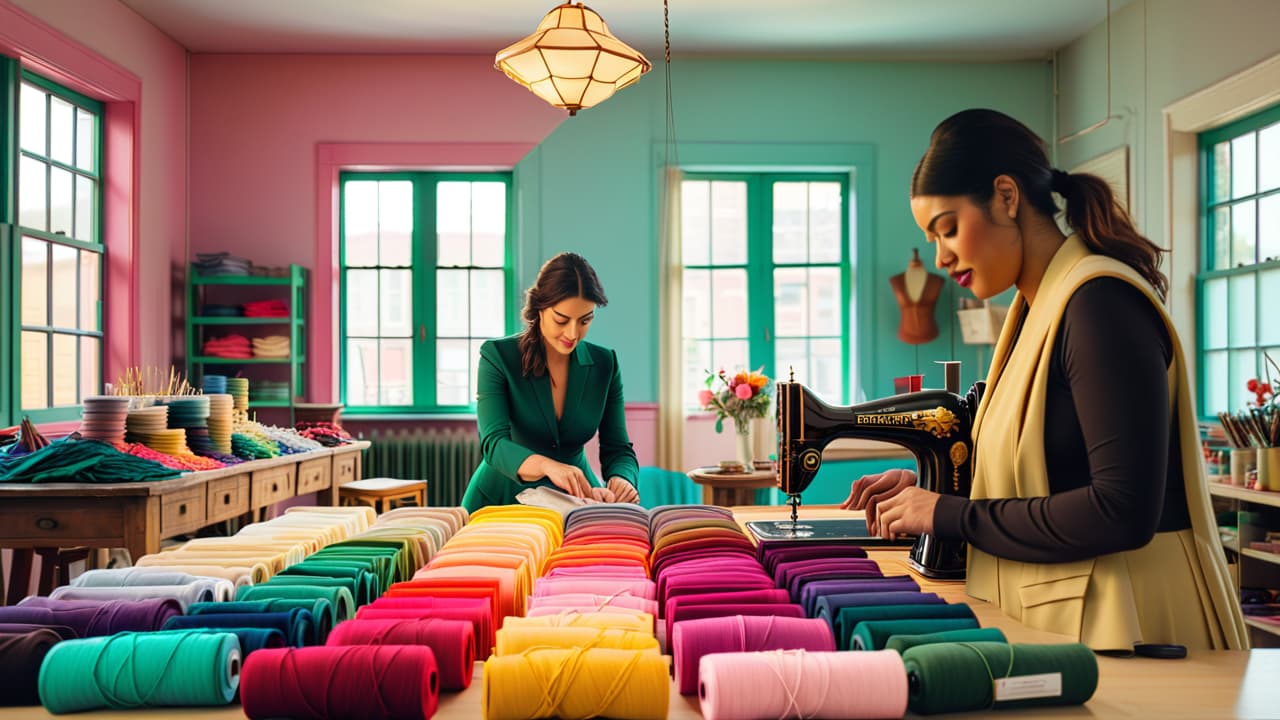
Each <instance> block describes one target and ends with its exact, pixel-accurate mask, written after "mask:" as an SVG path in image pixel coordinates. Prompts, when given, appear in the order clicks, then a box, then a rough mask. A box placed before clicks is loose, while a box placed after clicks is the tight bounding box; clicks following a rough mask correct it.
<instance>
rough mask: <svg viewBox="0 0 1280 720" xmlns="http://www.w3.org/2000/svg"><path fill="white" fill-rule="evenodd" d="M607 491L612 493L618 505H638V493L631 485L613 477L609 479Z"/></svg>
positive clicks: (615, 476)
mask: <svg viewBox="0 0 1280 720" xmlns="http://www.w3.org/2000/svg"><path fill="white" fill-rule="evenodd" d="M609 489H610V490H612V491H613V495H614V497H615V498H617V502H620V503H638V502H640V493H639V492H638V491H637V490H636V489H635V486H633V485H632V484H631V483H629V482H627V481H626V480H623V479H622V478H620V477H618V476H617V475H614V476H613V477H611V478H609Z"/></svg>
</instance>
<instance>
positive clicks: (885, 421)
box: [854, 406, 959, 437]
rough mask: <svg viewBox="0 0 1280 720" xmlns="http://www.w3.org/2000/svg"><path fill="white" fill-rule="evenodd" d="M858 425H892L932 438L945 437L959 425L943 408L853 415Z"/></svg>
mask: <svg viewBox="0 0 1280 720" xmlns="http://www.w3.org/2000/svg"><path fill="white" fill-rule="evenodd" d="M854 422H855V423H857V424H858V425H893V426H896V427H913V428H915V429H917V430H923V431H924V432H927V433H932V434H933V435H934V437H947V436H948V435H950V434H951V433H952V432H953V431H954V430H955V429H956V425H958V424H959V422H958V420H957V419H956V415H955V413H953V412H951V411H950V410H948V409H946V408H944V407H941V406H939V407H937V408H934V409H933V410H917V411H914V412H903V413H871V414H867V415H855V416H854Z"/></svg>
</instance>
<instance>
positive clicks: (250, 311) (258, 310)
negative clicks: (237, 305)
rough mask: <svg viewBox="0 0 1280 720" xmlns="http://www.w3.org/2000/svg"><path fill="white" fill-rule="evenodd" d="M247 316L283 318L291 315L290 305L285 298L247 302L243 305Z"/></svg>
mask: <svg viewBox="0 0 1280 720" xmlns="http://www.w3.org/2000/svg"><path fill="white" fill-rule="evenodd" d="M241 307H242V308H243V310H244V316H245V317H261V318H282V317H289V306H288V305H287V304H285V301H283V300H259V301H255V302H247V303H245V304H244V305H242V306H241Z"/></svg>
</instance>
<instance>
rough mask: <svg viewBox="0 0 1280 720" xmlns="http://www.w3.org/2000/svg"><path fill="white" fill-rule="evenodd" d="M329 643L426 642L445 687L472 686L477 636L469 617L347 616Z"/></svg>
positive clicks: (390, 643) (457, 688)
mask: <svg viewBox="0 0 1280 720" xmlns="http://www.w3.org/2000/svg"><path fill="white" fill-rule="evenodd" d="M326 644H327V645H331V646H342V645H425V646H427V647H429V648H431V652H432V653H434V654H435V656H436V667H437V668H438V669H439V672H440V688H441V689H442V690H463V689H465V688H468V687H471V676H472V674H473V673H472V669H473V666H474V663H475V659H476V636H475V630H474V629H473V627H472V625H471V623H470V622H468V621H466V620H444V619H441V618H423V619H413V620H348V621H346V622H344V623H340V624H339V625H338V627H336V628H334V629H333V632H332V633H330V634H329V640H328V641H327V643H326Z"/></svg>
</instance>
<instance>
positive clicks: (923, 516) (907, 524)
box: [877, 487, 939, 540]
mask: <svg viewBox="0 0 1280 720" xmlns="http://www.w3.org/2000/svg"><path fill="white" fill-rule="evenodd" d="M938 497H939V496H938V493H936V492H930V491H928V490H925V489H924V488H918V487H909V488H905V489H903V490H902V491H901V492H899V493H898V494H897V495H894V496H893V497H891V498H889V499H888V500H885V501H883V502H881V503H880V506H879V510H878V511H877V512H878V518H877V519H878V521H879V525H880V530H879V532H878V533H877V534H878V535H880V537H882V538H885V539H886V540H892V539H894V538H895V537H897V536H899V535H920V534H923V533H931V532H933V508H934V506H936V505H937V504H938Z"/></svg>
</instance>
